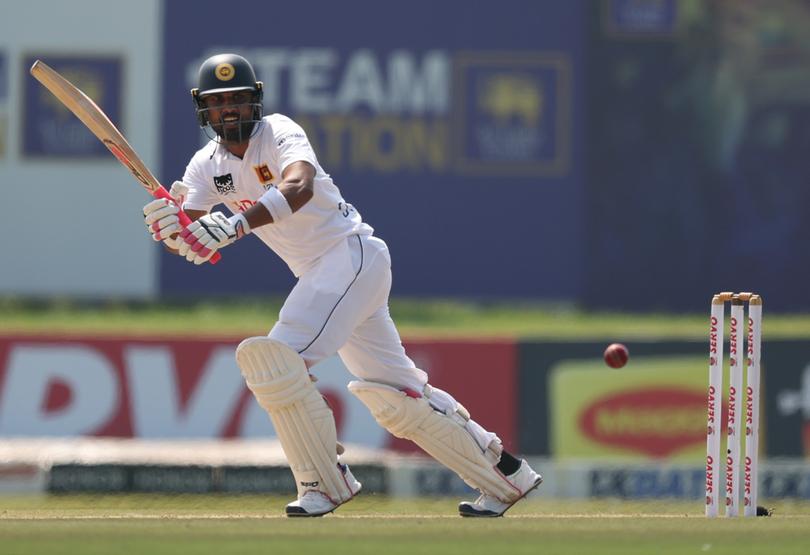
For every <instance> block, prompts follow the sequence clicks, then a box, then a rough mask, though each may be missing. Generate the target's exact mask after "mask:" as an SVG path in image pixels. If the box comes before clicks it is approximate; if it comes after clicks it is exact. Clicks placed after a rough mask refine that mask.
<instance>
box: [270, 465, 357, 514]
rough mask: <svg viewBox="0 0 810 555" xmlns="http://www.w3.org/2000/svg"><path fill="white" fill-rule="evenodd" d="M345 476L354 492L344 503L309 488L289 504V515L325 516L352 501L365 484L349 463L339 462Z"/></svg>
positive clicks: (287, 510) (287, 511)
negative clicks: (358, 479) (356, 476)
mask: <svg viewBox="0 0 810 555" xmlns="http://www.w3.org/2000/svg"><path fill="white" fill-rule="evenodd" d="M338 467H340V470H341V472H343V477H344V478H345V479H346V485H348V486H349V489H350V490H351V492H352V497H350V498H349V499H347V500H346V501H343V502H342V503H335V501H334V500H333V499H331V498H330V497H329V496H328V495H326V494H325V493H323V492H320V491H318V490H314V489H313V490H309V491H306V492H304V495H302V496H301V497H299V498H298V499H296V500H295V501H293V502H292V503H290V504H288V505H287V507H286V509H285V511H286V513H287V516H296V517H297V516H323V515H325V514H329V513H331V512H332V511H334V510H335V509H337V508H338V507H339V506H340V505H342V504H343V503H346V502H347V501H351V500H352V499H353V498H354V496H355V495H357V493H358V492H359V491H360V490H361V489H362V488H363V485H362V484H361V483H360V482H358V481H357V479H356V478H355V477H354V474H352V471H351V470H349V465H347V464H341V463H338Z"/></svg>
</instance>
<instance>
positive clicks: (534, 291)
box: [160, 0, 585, 300]
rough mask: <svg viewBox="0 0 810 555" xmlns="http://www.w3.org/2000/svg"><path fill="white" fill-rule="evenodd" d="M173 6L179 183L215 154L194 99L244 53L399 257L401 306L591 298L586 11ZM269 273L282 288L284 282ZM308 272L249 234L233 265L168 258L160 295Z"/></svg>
mask: <svg viewBox="0 0 810 555" xmlns="http://www.w3.org/2000/svg"><path fill="white" fill-rule="evenodd" d="M220 10H221V4H220V3H218V2H214V1H212V0H200V1H199V2H196V3H195V9H194V10H188V9H186V8H185V7H184V5H182V3H179V2H166V3H165V14H164V26H165V31H164V41H163V42H164V45H163V47H164V69H163V77H164V79H163V84H162V87H163V96H164V101H165V102H164V107H163V117H162V129H163V148H162V152H163V155H164V157H163V164H162V166H161V178H162V180H163V182H165V183H171V182H172V181H173V180H175V179H179V178H180V177H181V176H182V174H183V171H184V168H185V165H186V164H187V162H188V160H189V159H190V158H191V156H192V155H193V153H194V152H195V151H196V149H197V148H199V146H200V144H201V133H200V130H199V128H198V126H197V124H196V119H195V116H194V110H193V106H192V102H191V98H190V96H189V93H188V91H189V89H190V88H191V87H192V86H195V80H196V73H197V69H198V67H199V65H200V63H201V62H202V61H203V60H204V59H205V58H207V57H208V56H210V55H212V54H215V53H218V52H229V51H230V52H236V53H239V54H241V55H243V56H245V57H246V58H248V59H249V60H250V61H251V62H252V63H253V65H254V67H255V69H256V71H257V74H258V78H259V79H260V80H262V81H263V82H264V85H265V113H272V112H281V113H284V114H286V115H289V116H290V117H292V118H293V119H295V120H296V121H297V122H298V123H299V124H301V125H302V126H303V128H304V129H305V130H306V132H307V134H308V136H309V138H310V140H311V142H312V143H313V145H314V147H315V150H316V153H317V154H318V157H319V160H320V162H321V164H322V165H323V167H324V168H325V169H326V171H327V172H329V173H330V174H331V175H332V177H333V179H334V180H335V182H336V184H337V185H338V186H339V187H340V188H341V192H342V193H343V195H344V197H345V198H346V199H347V201H348V202H351V203H352V204H353V205H354V206H355V207H356V208H357V209H358V210H359V211H360V213H361V214H362V215H363V217H364V219H365V220H366V221H367V222H368V223H369V224H370V225H372V226H373V227H374V228H375V230H376V233H377V235H378V236H380V237H381V238H383V239H384V240H385V241H386V242H387V243H388V244H389V246H390V248H391V251H392V256H393V264H394V294H400V295H434V296H467V297H476V298H498V297H501V298H502V297H533V298H546V299H568V300H573V299H576V298H577V297H578V296H579V295H580V293H581V287H582V283H581V282H582V268H581V266H582V257H583V250H584V246H583V241H584V232H583V215H582V212H583V204H584V198H583V173H582V169H581V168H582V164H581V163H580V161H581V158H582V147H581V145H582V113H581V112H582V110H581V105H582V90H583V79H582V65H583V62H582V55H583V50H584V45H583V40H584V38H583V37H584V26H585V22H584V14H583V11H584V3H583V2H582V1H581V0H576V1H570V2H552V1H537V0H503V1H502V2H501V3H499V6H498V9H497V10H493V9H492V7H491V6H489V5H483V4H482V5H477V4H471V3H469V2H455V1H454V2H441V3H437V2H430V1H427V0H415V1H412V2H409V3H382V2H376V1H372V0H352V1H347V2H340V3H336V2H309V3H306V4H300V5H299V4H284V3H282V4H274V5H273V6H272V7H268V5H267V4H266V3H264V2H261V1H259V0H252V1H246V2H243V3H240V8H239V13H240V14H241V15H240V16H239V17H238V19H239V22H238V24H234V25H216V32H207V31H205V30H206V29H209V30H210V28H211V26H212V25H213V23H212V18H213V19H215V18H216V17H217V16H216V14H218V13H219V11H220ZM268 276H269V277H268ZM291 282H292V277H291V276H290V275H289V272H287V271H286V268H285V267H284V266H283V264H282V263H281V261H280V260H278V259H277V258H275V257H272V256H267V255H266V253H265V247H264V246H263V245H262V244H260V243H259V242H258V241H256V240H247V241H243V242H240V244H237V245H234V247H229V248H228V249H227V251H225V252H223V261H222V262H221V263H220V264H218V265H217V266H210V265H207V266H206V267H205V268H200V267H193V266H191V265H189V264H187V263H186V262H185V261H183V260H181V259H179V258H178V257H173V256H171V255H168V254H164V255H163V256H162V259H161V275H160V287H161V292H162V293H164V294H170V295H209V294H218V295H234V294H237V293H238V294H265V293H281V292H285V291H286V290H287V289H288V288H289V286H290V284H291Z"/></svg>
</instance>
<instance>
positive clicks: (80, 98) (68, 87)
mask: <svg viewBox="0 0 810 555" xmlns="http://www.w3.org/2000/svg"><path fill="white" fill-rule="evenodd" d="M31 75H33V76H34V78H36V80H37V81H39V82H40V83H42V85H43V86H44V87H45V88H46V89H48V90H49V91H51V92H52V93H53V95H54V96H55V97H56V98H57V99H59V101H60V102H61V103H62V104H64V105H65V107H66V108H67V109H68V110H70V111H71V112H73V114H74V115H75V116H76V117H77V118H79V120H81V122H82V123H83V124H84V125H86V126H87V128H88V129H90V131H92V132H93V135H95V136H96V137H98V140H100V141H101V142H102V143H104V145H105V146H106V147H107V148H108V149H109V150H110V152H112V153H113V156H115V157H116V158H118V161H119V162H121V163H122V164H123V165H124V166H125V167H126V168H127V169H128V170H129V172H130V173H131V174H132V175H134V176H135V179H137V180H138V181H140V183H141V185H143V187H144V188H145V189H146V190H147V191H149V194H151V195H152V196H153V197H155V198H165V199H168V200H172V201H173V199H172V197H171V196H170V195H169V192H168V191H167V190H166V189H165V188H164V187H163V186H162V185H161V184H160V182H159V181H158V180H157V179H155V176H154V175H152V172H150V171H149V168H147V167H146V165H145V164H144V163H143V162H142V161H141V159H140V158H139V157H138V154H137V153H136V152H135V150H134V149H133V148H132V147H131V146H129V143H128V142H127V140H126V139H125V138H124V136H123V135H122V134H121V132H120V131H119V130H118V129H117V128H116V127H115V125H113V123H112V122H111V121H110V118H108V117H107V115H106V114H105V113H104V112H103V111H102V109H101V108H99V107H98V105H97V104H96V103H95V102H93V101H92V100H91V99H90V97H88V96H87V95H86V94H84V93H83V92H82V91H80V90H79V89H78V88H77V87H76V86H75V85H73V83H71V82H70V81H68V80H67V79H65V78H64V77H62V76H61V75H60V74H59V73H58V72H57V71H55V70H54V69H52V68H50V67H49V66H48V65H47V64H45V63H44V62H42V61H41V60H37V61H35V62H34V65H32V66H31ZM177 215H178V217H179V218H180V225H181V226H183V228H186V227H188V226H189V225H191V220H190V219H189V217H188V216H187V215H186V213H185V212H183V211H182V210H180V212H179V213H178V214H177ZM220 258H221V256H220V254H219V253H218V252H217V253H214V256H212V257H211V259H210V260H209V262H211V264H216V263H217V262H218V261H219V259H220Z"/></svg>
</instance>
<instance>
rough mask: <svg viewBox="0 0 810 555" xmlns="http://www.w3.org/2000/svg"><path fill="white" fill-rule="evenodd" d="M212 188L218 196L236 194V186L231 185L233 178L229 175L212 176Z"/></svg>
mask: <svg viewBox="0 0 810 555" xmlns="http://www.w3.org/2000/svg"><path fill="white" fill-rule="evenodd" d="M214 186H215V187H216V188H217V192H218V193H219V194H220V195H229V194H231V193H235V192H236V186H235V185H234V183H233V176H232V175H231V174H229V173H226V174H225V175H215V176H214Z"/></svg>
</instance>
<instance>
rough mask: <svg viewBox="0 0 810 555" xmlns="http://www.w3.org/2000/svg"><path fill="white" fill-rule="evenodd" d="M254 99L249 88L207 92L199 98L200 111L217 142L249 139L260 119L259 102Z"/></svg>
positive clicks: (240, 141)
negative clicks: (201, 106)
mask: <svg viewBox="0 0 810 555" xmlns="http://www.w3.org/2000/svg"><path fill="white" fill-rule="evenodd" d="M256 100H257V99H256V97H255V93H254V91H251V90H246V91H233V92H224V93H217V94H209V95H205V96H203V97H201V98H200V103H201V104H202V105H203V108H201V109H200V112H201V113H202V115H203V116H204V117H205V119H206V121H207V122H208V124H209V125H210V126H211V129H213V131H214V133H216V135H217V137H218V140H219V142H222V143H225V144H241V143H244V142H246V141H247V140H248V139H250V136H251V133H252V132H253V129H254V127H255V126H256V123H258V121H259V119H261V104H259V103H258V102H256Z"/></svg>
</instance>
